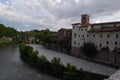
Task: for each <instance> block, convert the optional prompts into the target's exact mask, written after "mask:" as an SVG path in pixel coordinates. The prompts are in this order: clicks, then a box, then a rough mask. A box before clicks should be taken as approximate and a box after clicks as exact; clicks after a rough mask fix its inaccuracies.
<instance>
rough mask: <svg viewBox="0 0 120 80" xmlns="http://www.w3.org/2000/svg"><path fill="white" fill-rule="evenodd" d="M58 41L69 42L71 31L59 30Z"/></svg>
mask: <svg viewBox="0 0 120 80" xmlns="http://www.w3.org/2000/svg"><path fill="white" fill-rule="evenodd" d="M57 34H58V40H69V41H71V35H72V29H65V28H61V29H60V30H58V33H57Z"/></svg>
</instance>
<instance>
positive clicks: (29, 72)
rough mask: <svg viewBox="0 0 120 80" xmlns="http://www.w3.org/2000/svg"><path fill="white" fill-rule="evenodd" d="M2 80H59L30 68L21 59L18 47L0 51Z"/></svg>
mask: <svg viewBox="0 0 120 80" xmlns="http://www.w3.org/2000/svg"><path fill="white" fill-rule="evenodd" d="M0 80H58V79H56V78H53V77H51V76H49V75H46V74H44V73H42V72H38V71H37V70H36V69H32V68H30V67H28V66H27V65H26V64H25V63H23V62H22V61H21V60H20V58H19V49H18V46H14V47H7V48H1V49H0Z"/></svg>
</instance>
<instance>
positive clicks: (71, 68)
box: [64, 63, 77, 77]
mask: <svg viewBox="0 0 120 80" xmlns="http://www.w3.org/2000/svg"><path fill="white" fill-rule="evenodd" d="M76 71H77V70H76V67H75V66H73V65H71V64H70V63H68V64H67V68H66V70H65V72H64V75H65V77H73V76H75V74H76Z"/></svg>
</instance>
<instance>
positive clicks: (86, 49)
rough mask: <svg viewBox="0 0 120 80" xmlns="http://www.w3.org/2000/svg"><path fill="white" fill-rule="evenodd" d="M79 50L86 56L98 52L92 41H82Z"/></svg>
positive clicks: (91, 55)
mask: <svg viewBox="0 0 120 80" xmlns="http://www.w3.org/2000/svg"><path fill="white" fill-rule="evenodd" d="M80 50H81V51H82V53H83V54H84V55H85V56H87V57H94V56H95V55H96V54H98V50H97V47H96V46H95V44H94V43H84V44H83V46H82V47H81V48H80Z"/></svg>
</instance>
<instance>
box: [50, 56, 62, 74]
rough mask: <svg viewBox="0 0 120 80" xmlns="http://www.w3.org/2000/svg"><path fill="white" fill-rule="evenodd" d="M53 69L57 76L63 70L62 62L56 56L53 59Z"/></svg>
mask: <svg viewBox="0 0 120 80" xmlns="http://www.w3.org/2000/svg"><path fill="white" fill-rule="evenodd" d="M51 69H52V73H53V74H54V75H56V76H59V75H60V73H61V71H62V66H61V63H60V58H56V57H54V58H53V59H52V60H51Z"/></svg>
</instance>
